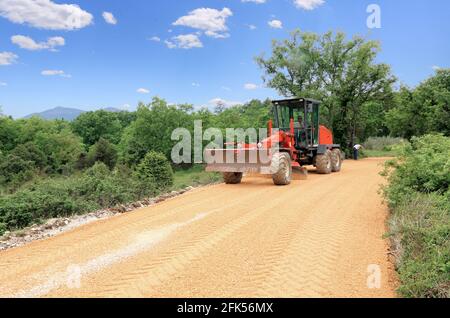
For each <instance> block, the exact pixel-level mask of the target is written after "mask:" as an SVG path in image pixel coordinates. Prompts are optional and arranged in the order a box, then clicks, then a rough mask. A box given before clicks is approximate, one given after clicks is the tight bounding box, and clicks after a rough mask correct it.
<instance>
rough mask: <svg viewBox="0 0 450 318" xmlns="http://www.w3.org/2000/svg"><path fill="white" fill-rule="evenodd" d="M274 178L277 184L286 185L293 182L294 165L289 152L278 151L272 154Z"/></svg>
mask: <svg viewBox="0 0 450 318" xmlns="http://www.w3.org/2000/svg"><path fill="white" fill-rule="evenodd" d="M271 171H272V179H273V183H274V184H275V185H279V186H284V185H289V184H291V181H292V165H291V158H290V157H289V154H287V153H285V152H277V153H275V154H274V155H273V156H272V165H271Z"/></svg>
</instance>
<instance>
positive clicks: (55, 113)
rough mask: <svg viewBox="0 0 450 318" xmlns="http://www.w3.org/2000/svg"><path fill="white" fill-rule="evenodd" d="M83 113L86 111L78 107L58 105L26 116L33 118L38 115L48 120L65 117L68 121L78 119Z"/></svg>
mask: <svg viewBox="0 0 450 318" xmlns="http://www.w3.org/2000/svg"><path fill="white" fill-rule="evenodd" d="M82 113H84V111H82V110H80V109H76V108H66V107H56V108H53V109H49V110H46V111H43V112H41V113H34V114H31V115H28V116H25V118H31V117H34V116H36V117H41V118H43V119H47V120H53V119H65V120H68V121H72V120H74V119H76V118H77V117H78V116H80V115H81V114H82Z"/></svg>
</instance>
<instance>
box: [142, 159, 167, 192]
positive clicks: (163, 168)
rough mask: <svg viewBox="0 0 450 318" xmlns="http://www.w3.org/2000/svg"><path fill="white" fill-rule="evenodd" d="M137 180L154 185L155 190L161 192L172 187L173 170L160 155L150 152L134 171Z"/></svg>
mask: <svg viewBox="0 0 450 318" xmlns="http://www.w3.org/2000/svg"><path fill="white" fill-rule="evenodd" d="M136 173H137V178H138V179H140V180H141V181H142V182H143V183H148V184H152V185H155V187H156V189H158V190H160V191H163V190H167V189H169V188H170V187H171V186H172V185H173V170H172V167H171V165H170V163H169V161H168V160H167V158H166V157H165V156H164V155H163V154H162V153H158V152H155V151H150V152H149V153H147V154H146V156H145V157H144V159H143V160H142V161H141V162H140V163H139V165H138V166H137V169H136Z"/></svg>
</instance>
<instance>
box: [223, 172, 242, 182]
mask: <svg viewBox="0 0 450 318" xmlns="http://www.w3.org/2000/svg"><path fill="white" fill-rule="evenodd" d="M223 180H224V181H225V183H226V184H239V183H241V181H242V173H241V172H225V173H224V174H223Z"/></svg>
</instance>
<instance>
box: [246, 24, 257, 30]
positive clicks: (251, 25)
mask: <svg viewBox="0 0 450 318" xmlns="http://www.w3.org/2000/svg"><path fill="white" fill-rule="evenodd" d="M248 28H249V29H250V30H252V31H253V30H256V25H254V24H249V25H248Z"/></svg>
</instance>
